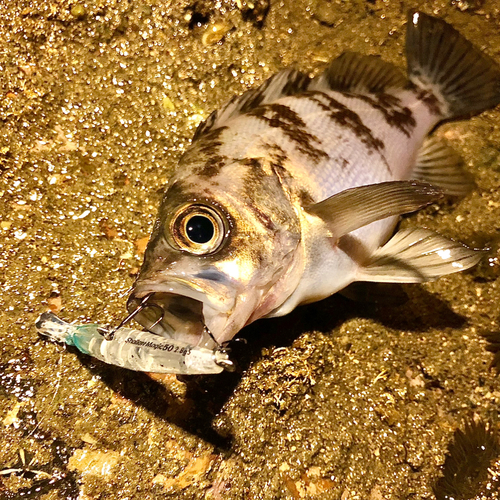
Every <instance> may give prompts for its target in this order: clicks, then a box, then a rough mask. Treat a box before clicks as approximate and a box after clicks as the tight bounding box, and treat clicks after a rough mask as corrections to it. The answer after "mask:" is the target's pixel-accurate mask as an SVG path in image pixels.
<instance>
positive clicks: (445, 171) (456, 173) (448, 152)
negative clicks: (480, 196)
mask: <svg viewBox="0 0 500 500" xmlns="http://www.w3.org/2000/svg"><path fill="white" fill-rule="evenodd" d="M412 177H413V178H415V179H418V180H420V181H425V182H428V183H429V184H432V185H433V186H437V187H440V188H441V189H442V190H443V192H444V193H445V194H446V195H449V196H459V197H462V196H465V195H466V194H467V193H468V192H469V191H471V190H472V189H473V188H474V179H473V177H472V175H470V174H469V173H468V172H467V171H466V170H465V168H464V161H463V160H462V158H461V157H460V156H459V155H458V154H457V153H456V152H455V151H454V150H453V149H452V148H451V147H450V146H448V144H446V143H445V142H443V141H442V140H440V139H438V138H436V137H428V138H427V139H426V140H425V142H424V144H423V146H422V147H421V148H420V151H419V152H418V157H417V162H416V164H415V168H414V170H413V173H412Z"/></svg>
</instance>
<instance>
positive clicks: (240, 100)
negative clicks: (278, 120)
mask: <svg viewBox="0 0 500 500" xmlns="http://www.w3.org/2000/svg"><path fill="white" fill-rule="evenodd" d="M310 81H311V79H310V78H309V77H308V76H307V75H304V74H303V73H301V72H300V71H297V70H295V69H284V70H282V71H280V72H279V73H276V74H275V75H273V76H271V78H269V79H267V80H266V81H265V82H264V83H263V84H262V85H261V86H260V87H257V88H256V89H250V90H247V91H246V92H245V93H244V94H242V95H239V96H234V97H233V98H231V99H230V100H229V101H228V102H227V103H226V104H224V105H223V106H222V107H221V108H220V109H218V110H216V111H214V112H213V113H212V114H211V115H210V116H209V117H208V118H207V119H206V120H205V121H204V122H201V123H200V125H199V126H198V128H197V130H196V132H195V134H194V137H193V141H195V140H196V139H198V138H199V137H201V136H202V135H203V134H205V133H207V132H209V131H210V130H215V129H216V128H219V127H222V126H223V125H224V124H225V123H226V122H227V121H228V120H229V119H230V118H234V117H235V116H238V115H241V114H244V113H247V112H248V111H250V110H252V109H254V108H256V107H257V106H260V105H262V104H268V103H270V102H273V101H276V100H277V99H279V98H281V97H284V96H289V95H294V94H297V93H299V92H302V91H304V90H306V89H307V87H308V85H309V83H310Z"/></svg>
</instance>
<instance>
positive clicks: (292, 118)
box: [248, 103, 329, 163]
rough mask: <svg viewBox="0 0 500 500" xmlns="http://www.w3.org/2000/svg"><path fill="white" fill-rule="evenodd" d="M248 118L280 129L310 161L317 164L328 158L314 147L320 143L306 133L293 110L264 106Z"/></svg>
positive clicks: (279, 106)
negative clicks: (253, 117)
mask: <svg viewBox="0 0 500 500" xmlns="http://www.w3.org/2000/svg"><path fill="white" fill-rule="evenodd" d="M248 115H249V116H255V117H256V118H258V119H259V120H262V121H264V122H265V123H267V125H269V126H270V127H272V128H278V129H280V130H281V131H282V132H283V133H284V134H285V135H286V136H287V137H288V138H289V139H290V140H291V141H292V142H294V143H295V146H296V148H297V149H298V151H300V152H301V153H302V154H304V155H307V156H308V157H309V158H310V159H311V160H312V161H314V162H316V163H318V162H319V161H320V160H322V159H326V158H329V156H328V154H327V153H326V152H325V151H323V150H322V149H320V148H318V147H316V146H314V144H313V143H317V144H320V143H321V141H320V140H319V139H318V138H317V137H316V136H314V135H313V134H311V133H309V132H308V131H307V125H306V123H305V122H304V120H302V118H301V117H300V116H299V115H298V113H296V112H295V111H294V110H293V109H291V108H289V107H288V106H285V105H283V104H277V103H270V104H264V105H262V106H259V107H258V108H255V109H253V110H251V111H249V112H248Z"/></svg>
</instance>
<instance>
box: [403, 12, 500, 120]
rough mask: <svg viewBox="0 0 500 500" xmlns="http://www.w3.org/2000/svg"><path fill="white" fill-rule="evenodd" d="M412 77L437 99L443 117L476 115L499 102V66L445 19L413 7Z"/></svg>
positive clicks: (409, 33)
mask: <svg viewBox="0 0 500 500" xmlns="http://www.w3.org/2000/svg"><path fill="white" fill-rule="evenodd" d="M406 55H407V59H408V75H409V78H410V81H411V82H412V83H413V84H415V85H416V86H417V87H418V88H420V89H422V90H423V91H425V92H426V93H427V95H424V97H423V99H424V100H427V102H428V103H429V104H432V100H433V99H434V100H436V101H437V102H436V103H435V105H436V106H435V107H436V109H435V111H436V114H441V115H442V116H443V118H458V117H465V116H471V115H475V114H477V113H480V112H481V111H485V110H486V109H489V108H493V107H495V106H496V105H497V104H500V67H499V66H498V65H497V63H496V62H495V61H493V60H492V59H491V58H490V57H488V56H487V55H486V54H483V53H482V52H481V51H480V50H479V49H477V48H476V47H474V46H473V45H472V43H470V42H469V41H468V40H466V39H465V38H464V37H463V36H462V35H461V34H460V33H459V32H458V31H457V30H455V29H454V28H453V27H452V26H450V25H449V24H448V23H446V22H445V21H443V20H442V19H437V18H435V17H432V16H429V15H427V14H424V13H423V12H417V11H410V12H409V13H408V25H407V36H406Z"/></svg>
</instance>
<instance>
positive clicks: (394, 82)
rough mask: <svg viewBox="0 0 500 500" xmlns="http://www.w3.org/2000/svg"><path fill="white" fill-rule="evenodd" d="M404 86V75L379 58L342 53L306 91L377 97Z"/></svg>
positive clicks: (405, 81) (405, 83) (406, 83)
mask: <svg viewBox="0 0 500 500" xmlns="http://www.w3.org/2000/svg"><path fill="white" fill-rule="evenodd" d="M406 85H408V80H407V79H406V77H405V76H404V75H403V73H402V72H401V71H400V70H399V69H398V68H397V67H396V66H394V65H392V64H391V63H388V62H385V61H383V60H382V59H380V57H378V56H365V55H362V54H358V53H356V52H344V53H343V54H341V55H340V56H339V57H337V59H334V60H333V61H332V62H331V63H330V64H329V65H328V67H327V68H326V70H325V71H324V72H323V73H322V74H321V75H319V76H317V77H316V78H314V80H313V81H312V82H311V85H310V86H309V88H310V89H311V90H325V88H326V89H329V90H337V91H340V92H359V93H369V94H376V93H380V92H384V91H386V90H387V89H394V88H403V87H405V86H406Z"/></svg>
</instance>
